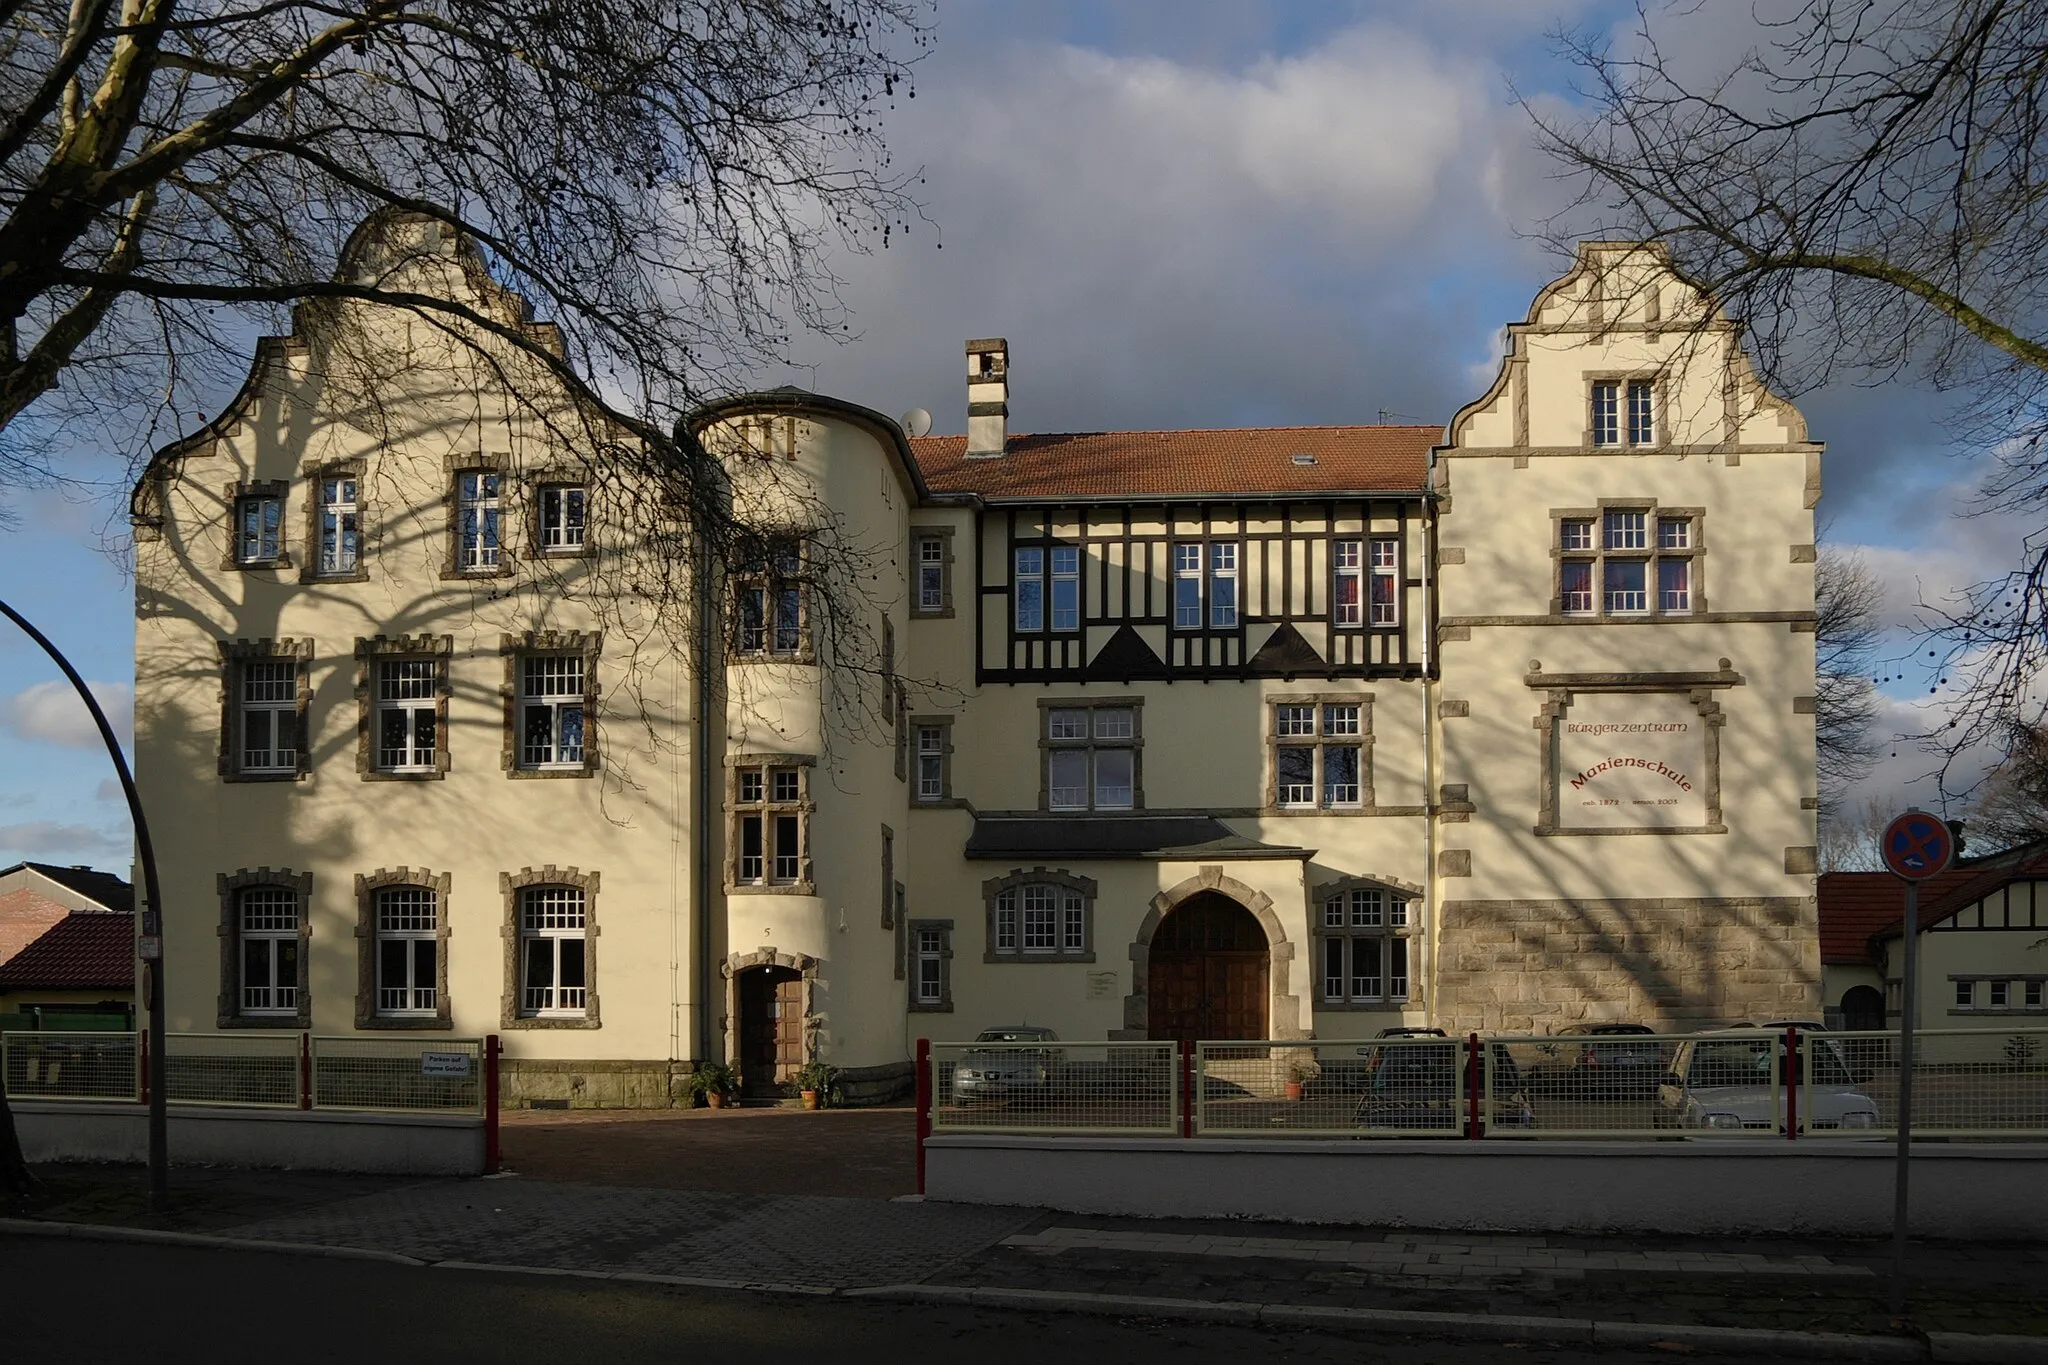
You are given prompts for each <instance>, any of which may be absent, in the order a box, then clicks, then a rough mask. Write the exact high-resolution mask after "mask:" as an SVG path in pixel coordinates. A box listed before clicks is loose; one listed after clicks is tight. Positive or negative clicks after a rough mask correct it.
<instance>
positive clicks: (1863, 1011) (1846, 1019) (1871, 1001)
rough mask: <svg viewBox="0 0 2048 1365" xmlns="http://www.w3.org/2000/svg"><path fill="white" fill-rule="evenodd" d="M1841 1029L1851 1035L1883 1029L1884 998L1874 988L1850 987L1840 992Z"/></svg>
mask: <svg viewBox="0 0 2048 1365" xmlns="http://www.w3.org/2000/svg"><path fill="white" fill-rule="evenodd" d="M1842 1027H1843V1028H1844V1029H1847V1030H1848V1031H1849V1032H1851V1033H1855V1032H1857V1031H1858V1030H1866V1031H1871V1032H1874V1031H1876V1030H1878V1029H1881V1028H1883V1027H1884V996H1883V994H1882V993H1881V992H1879V991H1878V989H1877V988H1876V987H1875V986H1851V987H1850V988H1849V989H1848V990H1846V991H1843V992H1842Z"/></svg>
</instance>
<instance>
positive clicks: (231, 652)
mask: <svg viewBox="0 0 2048 1365" xmlns="http://www.w3.org/2000/svg"><path fill="white" fill-rule="evenodd" d="M217 643H218V645H219V648H220V753H219V755H218V757H217V759H216V768H217V770H218V771H219V773H220V779H221V781H223V782H299V781H303V780H304V779H305V778H307V777H309V776H311V775H312V771H313V768H312V763H313V744H312V735H311V734H310V733H308V730H307V720H308V715H309V712H310V708H311V706H312V702H313V670H312V662H313V642H312V641H311V640H310V639H290V638H287V639H282V640H269V639H265V640H221V641H218V642H217ZM276 659H293V660H296V661H297V663H298V670H297V671H298V680H299V682H298V697H299V704H298V710H297V715H298V721H297V724H298V731H299V759H298V766H297V768H296V770H294V771H292V772H288V773H244V772H243V771H242V770H241V751H242V665H243V664H245V663H248V662H250V661H252V660H254V661H260V660H276Z"/></svg>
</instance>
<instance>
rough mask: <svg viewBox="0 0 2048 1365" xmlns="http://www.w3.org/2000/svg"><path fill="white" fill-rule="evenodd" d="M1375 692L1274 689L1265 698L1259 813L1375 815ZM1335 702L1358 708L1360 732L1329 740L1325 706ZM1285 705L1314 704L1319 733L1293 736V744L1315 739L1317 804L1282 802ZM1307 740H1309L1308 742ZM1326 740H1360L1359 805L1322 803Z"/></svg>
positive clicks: (1303, 745) (1343, 742)
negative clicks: (1309, 736)
mask: <svg viewBox="0 0 2048 1365" xmlns="http://www.w3.org/2000/svg"><path fill="white" fill-rule="evenodd" d="M1373 697H1374V694H1373V693H1371V692H1297V693H1287V694H1285V695H1282V694H1279V693H1274V694H1272V695H1269V696H1267V697H1266V699H1265V703H1266V704H1265V706H1264V707H1262V708H1261V710H1262V711H1263V719H1264V722H1265V730H1266V771H1265V775H1264V780H1263V782H1262V784H1261V786H1260V790H1259V813H1260V814H1261V815H1315V816H1323V815H1340V816H1341V815H1371V814H1373V813H1374V809H1375V807H1376V805H1377V800H1376V798H1375V796H1374V792H1373V777H1372V749H1373V733H1372V706H1373ZM1330 703H1334V704H1336V705H1339V706H1356V707H1357V708H1358V734H1357V735H1356V736H1351V735H1345V736H1340V737H1338V738H1337V739H1335V740H1326V739H1324V738H1323V736H1322V735H1321V733H1320V731H1321V729H1322V723H1323V722H1322V708H1323V706H1324V705H1326V704H1330ZM1282 706H1314V707H1315V708H1316V728H1317V730H1318V734H1317V735H1316V736H1315V737H1314V738H1313V740H1307V739H1306V737H1304V736H1289V737H1288V743H1289V745H1290V746H1299V747H1301V748H1307V747H1309V744H1310V743H1313V745H1314V747H1315V748H1316V749H1317V751H1318V755H1317V759H1316V804H1315V805H1313V806H1283V805H1281V804H1280V753H1279V751H1280V748H1281V737H1280V733H1279V726H1280V719H1279V709H1278V708H1280V707H1282ZM1305 741H1306V742H1305ZM1326 743H1335V744H1337V745H1339V747H1343V746H1345V745H1349V744H1356V745H1357V747H1358V804H1357V805H1355V806H1325V805H1323V804H1322V800H1323V795H1322V773H1323V765H1322V758H1321V753H1320V751H1321V749H1322V748H1323V746H1324V745H1325V744H1326Z"/></svg>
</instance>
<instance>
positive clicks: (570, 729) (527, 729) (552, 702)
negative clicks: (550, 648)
mask: <svg viewBox="0 0 2048 1365" xmlns="http://www.w3.org/2000/svg"><path fill="white" fill-rule="evenodd" d="M587 698H588V692H587V690H586V683H585V678H584V658H583V656H582V655H581V654H528V655H526V656H524V657H523V658H521V659H520V661H519V766H520V767H522V768H533V769H542V768H575V769H580V768H582V767H583V766H584V747H583V727H584V723H585V719H586V718H585V714H584V708H585V704H586V701H587Z"/></svg>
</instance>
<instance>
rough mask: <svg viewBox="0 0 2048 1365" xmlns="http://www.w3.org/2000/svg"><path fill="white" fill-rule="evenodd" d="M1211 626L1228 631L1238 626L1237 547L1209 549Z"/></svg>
mask: <svg viewBox="0 0 2048 1365" xmlns="http://www.w3.org/2000/svg"><path fill="white" fill-rule="evenodd" d="M1209 625H1210V626H1211V628H1213V629H1217V630H1228V629H1231V628H1232V627H1234V626H1236V625H1237V546H1236V545H1225V544H1221V543H1219V544H1214V545H1211V546H1210V547H1209Z"/></svg>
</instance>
